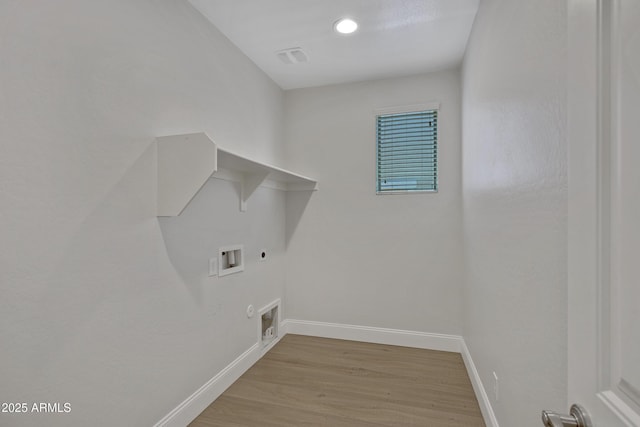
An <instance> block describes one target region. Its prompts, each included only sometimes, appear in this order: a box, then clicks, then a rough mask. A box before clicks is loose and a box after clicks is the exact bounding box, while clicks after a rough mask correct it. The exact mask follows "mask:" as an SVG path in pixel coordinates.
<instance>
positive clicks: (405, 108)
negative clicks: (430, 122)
mask: <svg viewBox="0 0 640 427" xmlns="http://www.w3.org/2000/svg"><path fill="white" fill-rule="evenodd" d="M430 110H440V101H434V102H428V103H425V104H414V105H398V106H395V107H382V108H376V109H375V110H373V112H374V114H375V115H376V116H383V115H385V114H400V113H413V112H415V111H430Z"/></svg>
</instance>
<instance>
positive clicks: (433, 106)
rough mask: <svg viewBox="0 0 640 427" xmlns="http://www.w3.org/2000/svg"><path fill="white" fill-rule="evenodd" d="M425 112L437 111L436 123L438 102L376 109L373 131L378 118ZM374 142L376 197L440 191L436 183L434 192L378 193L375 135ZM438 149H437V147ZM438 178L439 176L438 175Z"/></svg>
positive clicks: (430, 192) (438, 134)
mask: <svg viewBox="0 0 640 427" xmlns="http://www.w3.org/2000/svg"><path fill="white" fill-rule="evenodd" d="M427 110H437V111H438V121H440V102H429V103H426V104H413V105H402V106H396V107H384V108H377V109H375V110H374V111H373V121H374V127H373V129H377V126H378V116H382V115H385V114H402V113H413V112H418V111H427ZM375 140H376V149H375V151H374V155H375V159H374V163H373V164H374V165H375V167H374V174H375V176H374V183H375V189H376V190H375V191H376V195H377V196H384V195H390V196H393V195H399V194H404V195H411V194H437V193H438V191H439V189H440V182H438V186H437V188H436V189H435V190H416V191H406V190H401V191H382V192H380V191H378V138H377V134H376V136H375ZM437 141H438V145H439V143H440V124H439V123H438V127H437ZM438 148H439V147H438ZM439 160H440V156H439V155H438V161H437V163H436V164H437V165H439V164H440V161H439ZM439 171H440V169H438V172H439ZM438 176H439V175H438Z"/></svg>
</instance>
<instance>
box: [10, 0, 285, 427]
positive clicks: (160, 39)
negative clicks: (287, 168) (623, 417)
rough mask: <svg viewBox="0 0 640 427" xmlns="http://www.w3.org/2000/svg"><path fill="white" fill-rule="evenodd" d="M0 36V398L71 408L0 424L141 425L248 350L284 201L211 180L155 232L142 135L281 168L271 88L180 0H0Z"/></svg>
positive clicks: (270, 272)
mask: <svg viewBox="0 0 640 427" xmlns="http://www.w3.org/2000/svg"><path fill="white" fill-rule="evenodd" d="M0 40H1V42H0V57H1V58H2V61H1V65H0V82H1V86H0V140H1V142H0V242H2V243H1V244H0V293H1V295H2V297H1V298H0V343H2V344H1V347H2V348H1V350H0V383H1V384H2V386H1V387H0V401H1V402H26V403H29V404H31V403H34V402H62V403H64V402H69V403H71V413H69V414H49V415H46V414H41V415H37V414H30V415H13V416H10V415H7V414H0V425H11V426H42V425H47V426H65V427H68V426H88V425H92V426H120V425H131V426H148V425H153V423H154V422H156V421H158V420H159V419H160V418H162V417H163V416H164V415H166V414H167V413H168V412H169V411H170V410H172V409H173V408H175V407H176V405H177V404H178V403H180V402H181V401H182V400H183V399H185V398H186V397H187V396H189V395H190V394H191V393H193V392H194V391H196V390H197V389H198V388H199V387H200V386H202V385H203V384H204V383H205V382H206V381H207V380H208V379H210V378H212V377H213V376H214V375H215V374H216V373H218V372H219V371H220V370H221V369H222V368H223V367H225V366H226V365H227V364H228V363H230V362H231V361H232V360H234V359H235V358H236V357H238V356H239V355H240V354H242V352H244V351H245V350H246V349H247V348H249V347H250V346H251V345H252V344H253V343H255V342H256V340H257V332H256V325H255V324H254V323H253V322H252V321H249V320H247V319H246V316H245V314H244V313H245V308H246V306H247V304H249V303H253V304H255V305H256V308H259V307H260V306H261V305H263V304H266V303H267V302H269V301H271V300H273V299H275V298H277V297H281V296H282V292H283V287H284V267H283V265H282V262H283V251H284V236H285V234H284V196H283V195H282V193H280V192H277V191H275V190H267V189H259V190H258V192H257V194H255V195H254V197H253V198H252V200H251V202H250V204H249V212H247V213H242V214H241V213H240V212H239V211H238V197H237V188H236V187H235V186H234V185H233V184H231V183H228V182H224V181H218V180H211V181H210V182H209V183H208V184H207V185H206V186H205V187H204V188H203V190H202V191H201V192H200V194H198V195H197V196H196V198H195V199H194V200H193V201H192V203H191V205H189V206H188V207H187V210H186V211H185V212H184V214H183V215H184V217H180V218H175V219H162V220H160V221H159V220H158V219H157V218H156V217H155V203H156V173H157V171H156V166H155V160H156V157H155V156H156V153H155V150H154V147H153V145H152V144H153V141H154V137H155V136H158V135H166V134H174V133H181V132H185V133H186V132H198V131H206V132H208V133H209V134H210V135H211V136H212V137H214V138H215V139H216V140H217V141H218V142H219V143H220V144H221V145H222V146H224V147H226V148H230V149H233V150H234V151H238V152H242V153H246V154H247V155H251V156H254V157H256V158H258V159H261V160H263V161H267V162H273V163H276V164H281V161H282V160H283V144H282V143H281V140H282V117H283V115H282V114H283V94H282V91H281V90H280V89H279V88H278V87H277V86H275V85H274V84H273V83H272V82H271V81H270V80H269V79H268V78H267V77H266V76H264V74H262V73H261V72H260V71H259V70H258V69H257V68H256V67H255V66H254V65H253V64H252V63H251V62H250V61H249V60H248V59H247V58H246V57H245V56H244V55H242V54H241V53H240V52H239V51H238V50H237V49H236V48H235V47H234V46H232V45H231V44H230V43H229V41H228V40H227V39H226V38H224V37H223V36H222V35H221V34H220V33H218V32H217V31H216V30H215V29H214V28H213V27H212V26H211V25H210V24H209V23H208V22H207V21H206V20H205V19H204V18H203V17H202V16H201V15H199V14H198V13H197V12H196V11H195V10H194V9H192V8H191V7H190V6H189V5H188V4H187V3H186V2H175V1H171V0H166V1H163V0H161V1H156V0H153V1H152V0H140V1H134V2H132V1H128V0H110V1H107V2H94V1H89V2H87V1H84V0H82V1H81V0H63V1H56V2H49V1H29V2H23V1H11V0H10V1H3V2H1V3H0ZM234 243H244V244H245V247H246V248H247V250H248V255H249V256H250V258H249V259H248V265H247V271H245V273H242V274H239V275H235V276H233V277H232V276H229V277H226V278H223V279H211V278H208V277H207V276H206V274H207V259H208V258H209V257H210V256H212V255H214V254H215V253H216V249H217V247H219V246H221V245H227V244H234ZM261 247H266V248H269V249H271V250H272V251H271V252H272V253H271V257H270V259H271V261H270V262H266V263H260V264H257V263H256V262H255V259H257V251H258V249H259V248H261ZM252 255H255V258H253V259H252V258H251V256H252ZM254 321H255V319H254Z"/></svg>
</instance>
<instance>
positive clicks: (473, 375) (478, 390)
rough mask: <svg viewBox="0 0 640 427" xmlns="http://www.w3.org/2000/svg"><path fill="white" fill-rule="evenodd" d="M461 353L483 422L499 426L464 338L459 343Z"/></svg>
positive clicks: (488, 425) (489, 425)
mask: <svg viewBox="0 0 640 427" xmlns="http://www.w3.org/2000/svg"><path fill="white" fill-rule="evenodd" d="M461 344H462V345H461V352H460V353H461V355H462V360H463V361H464V365H465V366H466V368H467V373H468V374H469V379H470V380H471V385H472V386H473V391H474V392H475V394H476V399H478V404H479V405H480V412H482V418H484V423H485V424H486V425H487V427H500V426H499V425H498V419H497V418H496V414H495V413H494V412H493V408H492V407H491V402H489V396H488V395H487V391H486V390H485V388H484V385H483V384H482V380H481V379H480V374H479V373H478V370H477V369H476V365H475V364H474V363H473V359H472V358H471V353H470V352H469V348H468V347H467V344H465V342H464V340H463V341H462V343H461Z"/></svg>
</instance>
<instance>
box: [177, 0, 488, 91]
mask: <svg viewBox="0 0 640 427" xmlns="http://www.w3.org/2000/svg"><path fill="white" fill-rule="evenodd" d="M189 1H190V2H191V4H193V5H194V6H195V7H196V8H197V9H198V10H199V11H200V12H201V13H202V14H203V15H204V16H205V17H207V18H208V19H209V21H211V22H212V23H213V24H214V25H215V26H216V27H217V28H218V29H219V30H220V31H221V32H222V33H224V34H225V35H226V36H227V37H228V38H229V39H230V40H231V41H232V42H233V43H234V44H235V45H236V46H237V47H238V48H239V49H240V50H241V51H243V52H244V53H245V54H246V55H247V56H248V57H249V58H251V60H253V62H255V63H256V64H257V65H258V67H260V68H261V69H262V70H263V71H264V72H265V73H266V74H268V75H269V76H270V77H271V78H272V79H273V80H274V81H275V82H276V83H277V84H278V85H279V86H280V87H281V88H283V89H295V88H301V87H310V86H322V85H328V84H336V83H346V82H354V81H363V80H372V79H379V78H386V77H396V76H402V75H411V74H418V73H423V72H430V71H436V70H442V69H446V68H452V67H455V66H457V65H458V64H460V62H461V60H462V57H463V55H464V51H465V48H466V45H467V39H468V38H469V33H470V31H471V26H472V24H473V20H474V17H475V14H476V11H477V8H478V2H479V1H480V0H189ZM343 17H350V18H353V19H355V20H356V21H357V22H358V25H359V28H358V30H357V31H356V32H355V33H353V34H349V35H342V34H338V33H336V32H335V31H334V30H333V24H334V23H335V22H336V21H337V20H338V19H340V18H343ZM288 48H300V49H301V50H302V51H303V52H304V54H306V56H307V58H308V62H300V63H294V64H285V63H284V62H282V61H281V59H280V58H279V57H278V55H277V52H279V51H282V50H283V49H288Z"/></svg>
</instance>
